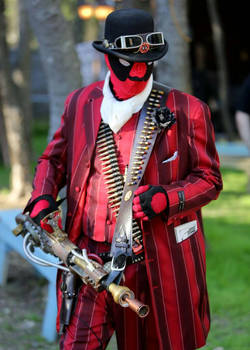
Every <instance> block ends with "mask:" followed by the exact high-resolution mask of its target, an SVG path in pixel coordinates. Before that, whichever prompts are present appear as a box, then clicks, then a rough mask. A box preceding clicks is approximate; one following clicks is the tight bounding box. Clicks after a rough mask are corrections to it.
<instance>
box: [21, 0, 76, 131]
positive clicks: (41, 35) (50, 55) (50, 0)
mask: <svg viewBox="0 0 250 350" xmlns="http://www.w3.org/2000/svg"><path fill="white" fill-rule="evenodd" d="M25 7H26V9H27V11H28V13H29V19H30V23H31V27H32V29H33V31H34V33H35V35H36V37H37V39H38V43H39V46H40V52H41V57H42V62H43V65H44V70H45V72H46V75H47V80H48V90H49V99H50V132H49V138H51V136H52V134H53V133H54V132H55V130H56V129H57V128H58V126H59V123H60V116H61V114H62V112H63V108H64V101H65V98H66V96H67V95H68V94H69V93H70V92H71V91H72V90H74V89H77V88H79V87H80V86H81V84H82V81H81V75H80V64H79V60H78V57H77V54H76V50H75V45H74V39H73V33H72V28H71V27H70V26H69V24H68V23H67V22H66V20H65V18H64V17H63V15H62V13H61V11H60V1H59V0H25Z"/></svg>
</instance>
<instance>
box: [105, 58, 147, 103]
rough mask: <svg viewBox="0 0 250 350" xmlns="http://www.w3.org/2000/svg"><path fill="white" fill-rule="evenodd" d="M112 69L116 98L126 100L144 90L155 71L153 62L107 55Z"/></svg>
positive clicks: (111, 78) (108, 63) (112, 86)
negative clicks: (130, 60)
mask: <svg viewBox="0 0 250 350" xmlns="http://www.w3.org/2000/svg"><path fill="white" fill-rule="evenodd" d="M105 61H106V64H107V66H108V68H109V70H110V80H111V89H112V91H113V93H114V95H115V97H116V98H118V99H120V100H126V99H128V98H131V97H133V96H135V95H137V94H139V93H140V92H142V91H143V90H144V88H145V86H146V84H147V82H148V79H149V77H150V75H151V74H152V71H153V63H152V62H129V61H126V60H124V59H122V58H118V57H114V56H111V55H110V56H109V55H105Z"/></svg>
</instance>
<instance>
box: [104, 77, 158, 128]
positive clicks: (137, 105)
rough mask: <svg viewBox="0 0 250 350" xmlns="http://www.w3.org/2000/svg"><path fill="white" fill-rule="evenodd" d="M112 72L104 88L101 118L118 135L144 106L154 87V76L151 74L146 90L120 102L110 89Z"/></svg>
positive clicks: (106, 79)
mask: <svg viewBox="0 0 250 350" xmlns="http://www.w3.org/2000/svg"><path fill="white" fill-rule="evenodd" d="M109 79H110V72H109V71H108V73H107V75H106V78H105V82H104V86H103V96H104V97H103V101H102V105H101V116H102V120H103V121H104V123H106V124H108V125H109V127H110V129H111V130H112V131H113V132H114V133H117V132H118V131H119V130H120V129H121V127H122V126H123V125H124V124H126V122H127V121H128V120H129V119H130V118H131V117H132V115H133V114H134V113H137V112H139V110H140V109H141V108H142V106H143V105H144V103H145V101H146V100H147V98H148V96H149V94H150V91H151V89H152V86H153V75H152V74H151V76H150V78H149V80H148V82H147V85H146V86H145V89H144V90H143V91H142V92H140V93H139V94H138V95H135V96H133V97H131V98H129V99H127V100H124V101H118V100H116V98H115V97H114V95H113V93H112V91H111V90H110V87H109Z"/></svg>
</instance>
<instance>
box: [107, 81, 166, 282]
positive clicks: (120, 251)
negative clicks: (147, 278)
mask: <svg viewBox="0 0 250 350" xmlns="http://www.w3.org/2000/svg"><path fill="white" fill-rule="evenodd" d="M170 90H171V89H170V88H168V87H167V86H164V85H162V84H158V83H154V85H153V89H152V91H151V94H150V95H149V98H148V100H147V101H146V103H145V104H144V106H143V109H142V111H141V113H140V117H139V121H138V126H137V130H136V136H135V140H134V144H133V149H132V152H131V156H130V161H129V168H128V172H127V176H126V182H125V185H124V189H123V194H122V200H121V204H120V210H119V214H118V217H117V221H116V227H115V232H114V236H113V241H112V246H111V256H112V257H113V258H112V263H111V275H112V274H113V275H114V276H115V278H117V275H118V274H121V273H122V272H123V270H124V269H125V267H126V260H127V257H129V256H131V255H132V216H133V213H132V202H133V197H134V192H135V190H136V189H137V188H138V186H139V184H140V182H141V179H142V177H143V174H144V172H145V170H146V167H147V164H148V161H149V158H150V155H151V153H152V150H153V147H154V143H155V141H156V138H157V135H158V133H159V131H161V130H162V129H161V127H160V125H159V124H158V123H157V122H156V120H155V118H154V117H152V114H154V113H155V111H156V110H157V109H159V108H161V107H165V105H166V99H167V96H168V93H169V91H170ZM110 280H112V278H111V276H110V278H109V281H110Z"/></svg>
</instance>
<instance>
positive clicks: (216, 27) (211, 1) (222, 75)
mask: <svg viewBox="0 0 250 350" xmlns="http://www.w3.org/2000/svg"><path fill="white" fill-rule="evenodd" d="M207 7H208V13H209V16H210V22H211V28H212V34H213V42H214V48H215V56H216V63H217V69H218V78H219V79H218V84H219V86H218V95H219V102H220V110H221V117H222V123H223V127H224V130H225V132H226V133H227V135H228V137H229V139H232V138H233V136H234V131H233V125H232V121H231V120H230V111H229V96H228V86H229V85H228V74H227V62H226V58H225V48H224V35H223V30H222V26H221V23H220V18H219V14H218V10H217V6H216V1H215V0H207Z"/></svg>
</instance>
